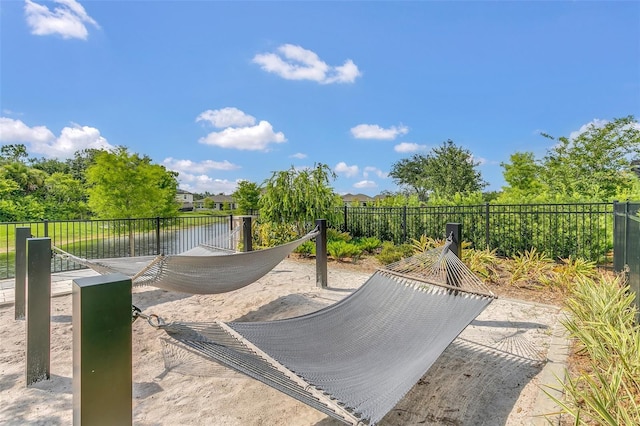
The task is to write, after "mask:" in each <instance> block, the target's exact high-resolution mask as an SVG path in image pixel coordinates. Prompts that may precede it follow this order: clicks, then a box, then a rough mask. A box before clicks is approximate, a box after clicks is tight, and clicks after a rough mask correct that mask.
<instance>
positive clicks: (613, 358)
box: [547, 277, 640, 426]
mask: <svg viewBox="0 0 640 426" xmlns="http://www.w3.org/2000/svg"><path fill="white" fill-rule="evenodd" d="M633 300H634V296H633V293H630V292H629V287H628V286H623V285H622V282H621V280H620V278H616V279H611V278H606V277H600V278H596V279H594V278H582V279H578V280H577V282H576V285H575V286H574V287H573V289H572V293H571V296H570V298H569V299H568V300H567V303H566V304H567V308H568V309H569V312H570V315H569V316H568V317H567V319H566V320H565V321H564V325H565V326H566V327H567V329H568V330H569V332H570V334H571V336H572V337H574V338H575V339H576V340H577V344H578V351H579V353H581V354H583V356H584V358H585V359H586V364H587V366H588V367H587V368H586V369H583V371H581V372H579V375H578V376H577V377H569V378H568V380H567V381H566V382H561V383H560V384H561V386H562V387H563V389H564V390H565V394H566V397H565V399H564V400H562V401H561V400H558V399H557V398H555V397H553V396H552V395H551V394H550V393H547V394H548V395H549V396H550V397H551V398H552V399H554V401H555V402H556V403H557V404H558V405H559V406H560V407H562V410H563V411H564V412H566V413H568V414H569V415H571V416H572V417H573V419H574V424H576V425H583V424H584V425H591V424H598V425H611V426H613V425H616V426H618V425H626V426H635V425H638V424H640V325H638V323H637V322H636V318H637V315H638V309H637V307H635V306H634V304H633Z"/></svg>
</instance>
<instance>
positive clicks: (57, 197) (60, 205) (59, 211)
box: [44, 172, 88, 219]
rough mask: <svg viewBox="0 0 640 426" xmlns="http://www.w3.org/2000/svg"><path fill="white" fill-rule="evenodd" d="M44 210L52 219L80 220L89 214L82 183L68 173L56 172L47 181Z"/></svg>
mask: <svg viewBox="0 0 640 426" xmlns="http://www.w3.org/2000/svg"><path fill="white" fill-rule="evenodd" d="M44 185H45V189H46V191H45V194H44V208H45V214H46V217H47V218H50V219H78V218H82V217H83V216H85V215H86V214H87V213H88V208H87V203H86V191H85V188H84V186H83V185H82V182H80V181H78V180H76V179H74V178H73V176H71V175H70V174H67V173H60V172H55V173H53V174H52V175H50V176H48V177H47V178H46V180H45V183H44Z"/></svg>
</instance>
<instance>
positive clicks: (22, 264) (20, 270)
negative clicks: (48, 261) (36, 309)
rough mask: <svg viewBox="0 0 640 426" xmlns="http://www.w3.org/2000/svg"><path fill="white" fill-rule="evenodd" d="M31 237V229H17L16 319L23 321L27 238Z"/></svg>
mask: <svg viewBox="0 0 640 426" xmlns="http://www.w3.org/2000/svg"><path fill="white" fill-rule="evenodd" d="M30 237H31V228H23V227H20V228H16V258H15V266H14V270H15V275H16V277H15V285H14V290H13V292H14V299H15V319H17V320H22V319H24V318H25V313H26V306H25V304H26V291H27V289H26V283H27V238H30Z"/></svg>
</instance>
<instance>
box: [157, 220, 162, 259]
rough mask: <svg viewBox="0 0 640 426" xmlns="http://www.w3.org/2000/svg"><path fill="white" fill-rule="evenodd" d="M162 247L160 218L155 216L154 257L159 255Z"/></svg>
mask: <svg viewBox="0 0 640 426" xmlns="http://www.w3.org/2000/svg"><path fill="white" fill-rule="evenodd" d="M161 248H162V245H161V244H160V216H156V255H158V256H159V255H160V254H161V253H160V250H161Z"/></svg>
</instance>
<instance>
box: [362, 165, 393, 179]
mask: <svg viewBox="0 0 640 426" xmlns="http://www.w3.org/2000/svg"><path fill="white" fill-rule="evenodd" d="M370 173H372V174H374V175H376V176H378V177H379V178H381V179H386V178H387V176H388V174H387V173H385V172H383V171H382V170H380V169H379V168H377V167H372V166H367V167H365V168H364V172H362V175H363V176H364V177H365V178H368V177H369V174H370Z"/></svg>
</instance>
